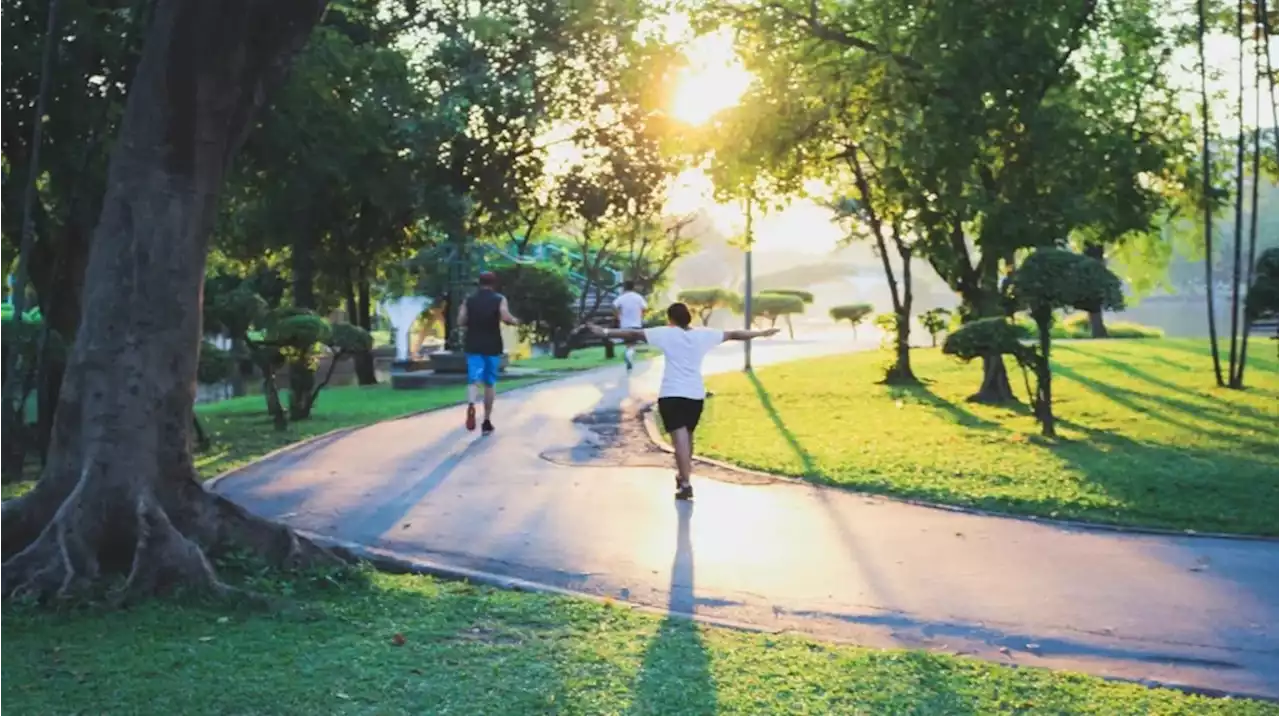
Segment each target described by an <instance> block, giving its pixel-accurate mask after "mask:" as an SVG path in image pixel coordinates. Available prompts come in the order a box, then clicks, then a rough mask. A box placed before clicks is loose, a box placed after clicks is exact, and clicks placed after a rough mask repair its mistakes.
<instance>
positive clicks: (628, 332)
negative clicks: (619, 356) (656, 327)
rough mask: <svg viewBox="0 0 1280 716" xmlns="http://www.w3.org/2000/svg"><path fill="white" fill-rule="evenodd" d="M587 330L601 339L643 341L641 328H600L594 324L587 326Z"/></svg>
mask: <svg viewBox="0 0 1280 716" xmlns="http://www.w3.org/2000/svg"><path fill="white" fill-rule="evenodd" d="M587 330H588V331H591V332H592V333H594V334H596V335H597V336H600V337H601V338H621V339H622V340H624V341H643V340H645V337H644V329H643V328H638V329H637V328H601V327H600V326H597V325H594V324H590V323H588V324H587Z"/></svg>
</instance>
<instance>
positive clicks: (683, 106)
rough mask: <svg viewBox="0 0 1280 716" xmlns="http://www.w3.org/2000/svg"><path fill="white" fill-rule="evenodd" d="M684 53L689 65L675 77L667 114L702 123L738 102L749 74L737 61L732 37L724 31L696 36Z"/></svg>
mask: <svg viewBox="0 0 1280 716" xmlns="http://www.w3.org/2000/svg"><path fill="white" fill-rule="evenodd" d="M685 55H686V56H687V57H688V60H689V66H688V67H685V68H684V69H683V70H681V71H680V73H679V75H678V76H677V77H676V87H675V91H674V93H673V95H672V98H671V114H672V116H674V117H675V118H676V119H678V120H680V121H681V122H685V123H687V124H691V125H700V124H706V123H707V122H708V121H710V120H711V118H712V117H714V116H715V115H716V114H717V113H718V112H721V111H723V110H726V109H728V108H730V107H732V106H734V105H736V104H737V103H738V100H739V99H741V97H742V94H743V93H744V92H746V91H747V86H748V85H750V84H751V73H750V72H747V70H746V68H744V67H743V66H742V63H741V62H740V61H738V57H737V55H736V54H735V53H734V51H733V38H732V36H730V35H729V34H728V33H725V32H721V33H716V34H713V35H705V36H703V37H699V38H697V39H696V40H694V41H693V42H692V43H690V45H689V47H688V49H687V50H686V52H685Z"/></svg>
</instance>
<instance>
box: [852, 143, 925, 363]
mask: <svg viewBox="0 0 1280 716" xmlns="http://www.w3.org/2000/svg"><path fill="white" fill-rule="evenodd" d="M867 159H868V161H871V157H870V155H868V156H867ZM848 163H849V166H850V168H852V169H853V175H854V179H855V183H856V185H857V187H858V194H859V195H860V196H861V199H862V203H863V206H865V207H866V211H867V223H868V224H870V226H871V233H872V235H873V236H874V237H875V240H876V248H877V249H878V252H877V253H879V255H880V262H881V264H882V266H883V268H884V277H885V280H886V281H887V282H888V283H889V297H890V298H891V299H892V301H893V314H894V322H893V323H894V326H893V331H894V343H895V345H896V351H895V355H894V364H893V365H892V366H890V367H889V370H887V371H886V372H885V376H884V380H885V382H886V383H918V382H919V380H918V379H917V378H916V376H915V373H914V372H913V371H912V370H911V345H910V344H911V250H910V248H908V246H907V245H906V243H905V242H904V241H903V240H902V234H901V232H900V226H899V224H898V222H897V221H896V220H895V221H892V222H890V223H891V226H890V229H889V232H888V233H890V234H891V236H892V239H893V243H894V246H895V248H896V249H897V252H898V256H899V258H901V259H902V288H903V291H902V292H901V293H899V291H898V278H897V276H896V275H895V274H894V271H893V263H892V262H891V261H890V260H889V246H888V242H886V241H885V233H886V231H885V222H884V220H883V218H882V217H881V215H880V212H879V211H877V210H876V208H875V203H874V194H873V192H872V191H871V183H870V181H871V180H870V179H868V177H867V174H866V172H865V171H864V170H863V167H862V162H861V161H860V160H859V159H858V151H857V150H856V149H855V150H854V151H853V153H852V154H850V155H849V161H848ZM872 164H873V166H874V162H873V163H872Z"/></svg>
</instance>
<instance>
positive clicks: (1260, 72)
mask: <svg viewBox="0 0 1280 716" xmlns="http://www.w3.org/2000/svg"><path fill="white" fill-rule="evenodd" d="M1265 6H1266V3H1264V2H1261V0H1255V2H1254V12H1255V14H1256V15H1257V16H1258V18H1259V20H1258V22H1260V23H1262V25H1263V30H1266V29H1267V28H1266V24H1267V23H1266V20H1265V18H1262V13H1263V12H1264V11H1265ZM1266 44H1267V43H1266V42H1265V41H1259V42H1255V43H1254V45H1255V48H1254V53H1253V70H1254V75H1253V76H1254V80H1253V92H1254V94H1253V171H1252V175H1253V186H1252V188H1251V190H1252V195H1251V196H1250V201H1249V255H1248V258H1247V259H1246V260H1245V279H1244V285H1245V287H1246V289H1247V288H1248V287H1251V286H1253V269H1254V266H1255V265H1256V263H1257V260H1258V185H1259V184H1261V177H1262V173H1261V172H1262V166H1261V165H1262V86H1261V85H1262V78H1263V77H1264V76H1268V75H1264V72H1265V68H1264V67H1263V61H1262V56H1263V53H1264V52H1266V51H1267V48H1266V47H1265V45H1266ZM1269 59H1270V57H1269V56H1268V60H1269ZM1273 109H1274V108H1273ZM1246 302H1247V299H1246ZM1246 311H1247V308H1246ZM1249 323H1250V320H1249V316H1248V315H1246V316H1245V320H1244V329H1243V330H1241V331H1240V360H1239V363H1238V364H1237V366H1236V372H1235V375H1233V376H1231V387H1233V388H1243V387H1244V368H1245V364H1246V362H1247V360H1248V355H1249Z"/></svg>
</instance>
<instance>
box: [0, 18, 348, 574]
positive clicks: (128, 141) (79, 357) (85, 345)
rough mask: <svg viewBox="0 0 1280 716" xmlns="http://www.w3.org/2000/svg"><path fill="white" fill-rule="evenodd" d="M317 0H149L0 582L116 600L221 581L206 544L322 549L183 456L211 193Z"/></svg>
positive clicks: (288, 553)
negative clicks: (230, 496)
mask: <svg viewBox="0 0 1280 716" xmlns="http://www.w3.org/2000/svg"><path fill="white" fill-rule="evenodd" d="M322 7H323V3H322V2H320V1H318V0H229V1H228V2H223V3H200V2H190V1H189V0H188V1H185V2H184V1H183V0H160V1H159V2H158V3H157V5H156V8H155V11H154V16H153V18H152V22H151V25H150V28H149V30H148V35H147V42H146V47H145V49H144V52H143V58H142V61H141V63H140V64H139V66H138V70H137V74H136V76H135V78H134V82H133V85H132V88H131V90H130V93H129V98H128V102H127V105H126V109H125V116H124V120H123V123H122V125H121V130H120V136H119V138H118V141H117V143H116V147H115V151H114V153H113V155H112V158H111V164H110V170H109V180H108V182H107V186H108V189H107V193H106V196H105V198H104V200H103V207H102V216H101V218H100V219H99V222H98V226H97V229H96V231H95V233H94V237H93V243H92V246H91V249H90V253H89V262H88V267H87V270H86V274H85V295H84V303H83V323H82V325H81V327H80V330H79V331H78V332H77V335H76V340H75V342H74V344H73V347H72V349H71V353H70V356H69V360H68V362H67V373H66V378H65V381H64V383H63V386H62V391H61V396H60V401H59V405H58V410H57V414H56V418H55V425H54V433H53V445H52V449H51V450H50V459H49V463H48V464H47V465H46V467H45V471H44V474H43V475H42V477H41V479H40V482H39V483H38V484H37V485H36V487H35V489H33V490H32V491H31V492H30V493H28V494H27V495H25V496H23V497H20V498H17V499H14V500H10V501H9V502H6V503H5V504H4V506H3V517H2V519H0V527H2V529H3V535H2V537H0V542H2V543H3V554H4V564H3V575H2V579H0V582H2V583H3V592H4V594H5V595H6V596H8V595H31V596H36V597H48V596H53V595H60V594H66V593H69V592H72V591H75V590H77V589H79V588H81V587H83V586H86V585H88V584H91V583H95V582H98V581H100V580H106V579H110V578H113V577H114V576H116V575H119V576H123V577H124V578H125V579H124V581H123V583H122V584H121V587H120V590H119V592H118V593H117V595H118V596H120V597H122V598H129V597H132V596H136V595H144V594H148V593H151V592H153V591H157V590H159V589H163V588H166V587H169V586H171V585H174V584H184V583H185V584H189V585H196V586H204V587H210V588H213V589H215V590H222V589H224V588H225V587H223V585H222V584H221V582H220V581H219V580H218V579H217V577H216V575H215V574H214V572H213V570H212V568H211V566H210V563H209V560H208V558H207V555H208V554H210V553H216V552H218V551H221V550H223V549H226V548H230V547H240V548H245V549H251V550H254V551H256V552H258V553H260V554H262V555H263V556H264V557H266V558H267V559H269V560H270V561H272V562H275V563H282V564H295V563H307V562H312V561H329V560H333V559H335V557H334V555H333V554H332V553H329V552H327V551H325V550H322V549H320V548H319V547H317V546H315V545H313V544H311V543H309V542H306V541H303V540H300V539H299V538H298V537H297V536H296V535H294V534H293V533H292V532H291V531H290V530H288V529H286V528H284V527H281V526H279V525H276V524H273V523H270V522H267V521H265V520H262V519H259V518H256V517H253V516H251V515H249V514H248V513H247V512H245V511H244V510H243V509H241V508H239V507H237V506H235V505H233V504H232V503H230V502H228V501H227V500H225V499H223V498H221V497H218V496H216V495H213V494H211V493H208V492H206V491H205V490H204V488H203V487H202V486H201V485H200V483H199V482H198V481H197V478H196V472H195V467H194V465H193V462H192V457H191V441H190V437H191V429H192V425H193V404H194V401H195V385H196V381H195V376H196V357H197V352H198V349H199V345H200V333H201V331H200V301H201V287H202V279H203V276H204V268H205V254H206V252H207V249H208V240H209V231H210V227H211V224H212V222H213V218H214V213H215V208H216V202H217V196H218V190H219V189H220V187H221V186H222V182H223V178H224V175H225V172H226V169H227V167H228V165H229V163H230V161H231V158H232V157H233V156H234V154H235V152H236V150H237V149H238V147H239V145H240V142H241V141H242V139H243V136H244V133H245V131H246V130H247V129H248V127H249V123H250V120H251V118H252V115H253V112H254V111H255V110H256V109H257V108H258V107H259V106H260V105H261V104H262V101H263V98H264V94H265V90H266V85H267V83H268V82H270V81H272V80H274V79H276V78H278V77H279V76H280V75H281V74H282V73H283V71H284V70H285V68H286V67H287V66H288V62H289V61H290V60H291V58H292V56H293V54H294V53H296V52H297V50H298V49H299V48H300V47H301V45H302V43H303V42H304V41H305V39H306V37H307V35H308V34H309V32H310V30H311V28H312V26H313V25H314V24H315V22H316V20H317V19H318V17H319V13H320V10H321V9H322Z"/></svg>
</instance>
